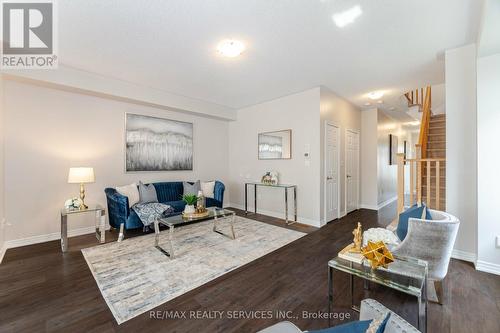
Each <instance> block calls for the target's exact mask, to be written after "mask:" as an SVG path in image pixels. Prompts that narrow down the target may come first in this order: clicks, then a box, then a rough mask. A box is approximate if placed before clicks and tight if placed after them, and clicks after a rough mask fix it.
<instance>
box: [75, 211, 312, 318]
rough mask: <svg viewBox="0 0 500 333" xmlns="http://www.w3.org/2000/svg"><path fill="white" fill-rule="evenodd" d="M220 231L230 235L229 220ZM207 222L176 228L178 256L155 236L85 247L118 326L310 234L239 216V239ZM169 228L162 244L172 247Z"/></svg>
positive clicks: (88, 261)
mask: <svg viewBox="0 0 500 333" xmlns="http://www.w3.org/2000/svg"><path fill="white" fill-rule="evenodd" d="M219 221H221V223H220V224H219V226H218V229H221V230H222V231H224V232H227V233H228V234H229V231H230V229H229V223H228V222H224V221H223V220H219ZM212 227H213V222H212V221H205V222H201V223H196V224H190V225H186V226H183V227H178V228H176V229H175V242H174V250H175V258H174V259H173V260H172V259H170V258H169V257H167V256H166V255H165V254H163V253H162V252H160V251H159V250H158V249H157V248H155V247H154V237H155V235H154V234H147V235H144V236H139V237H134V238H130V239H126V240H124V241H123V242H121V243H109V244H104V245H98V246H94V247H91V248H86V249H83V250H82V253H83V256H84V257H85V260H86V261H87V264H88V266H89V268H90V271H91V272H92V274H93V276H94V278H95V280H96V282H97V285H98V287H99V289H100V290H101V294H102V296H103V298H104V300H105V301H106V303H107V304H108V306H109V309H110V310H111V312H112V313H113V315H114V317H115V319H116V321H117V322H118V324H121V323H123V322H125V321H127V320H129V319H131V318H134V317H135V316H138V315H140V314H141V313H144V312H146V311H148V310H151V309H153V308H154V307H156V306H158V305H160V304H163V303H165V302H167V301H170V300H172V299H174V298H175V297H178V296H180V295H182V294H184V293H186V292H188V291H190V290H192V289H195V288H197V287H199V286H201V285H203V284H205V283H207V282H209V281H211V280H213V279H215V278H217V277H219V276H221V275H223V274H225V273H227V272H229V271H232V270H234V269H236V268H238V267H240V266H243V265H245V264H247V263H249V262H251V261H253V260H255V259H257V258H259V257H262V256H264V255H265V254H267V253H270V252H272V251H274V250H276V249H278V248H280V247H282V246H284V245H286V244H288V243H291V242H293V241H295V240H297V239H299V238H300V237H302V236H304V235H305V234H304V233H301V232H298V231H293V230H289V229H285V228H281V227H277V226H273V225H269V224H266V223H262V222H257V221H254V220H250V219H246V218H243V217H236V219H235V223H234V230H235V233H236V237H237V238H236V240H232V239H230V238H228V237H224V236H222V235H220V234H218V233H215V232H213V231H212ZM167 237H168V231H163V232H162V233H161V241H160V245H161V246H163V247H164V248H168V247H167V246H168V244H167V241H168V240H167Z"/></svg>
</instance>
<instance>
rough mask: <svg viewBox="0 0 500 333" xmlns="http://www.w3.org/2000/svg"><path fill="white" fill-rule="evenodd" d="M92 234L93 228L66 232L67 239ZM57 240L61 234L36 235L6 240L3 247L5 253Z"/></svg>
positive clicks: (107, 227) (107, 228)
mask: <svg viewBox="0 0 500 333" xmlns="http://www.w3.org/2000/svg"><path fill="white" fill-rule="evenodd" d="M106 230H109V226H108V225H106ZM92 233H95V226H90V227H83V228H77V229H71V230H68V237H75V236H81V235H87V234H92ZM58 239H61V233H60V232H53V233H51V234H45V235H37V236H31V237H26V238H20V239H13V240H8V241H5V244H4V246H3V247H4V248H5V251H6V250H7V249H12V248H15V247H20V246H26V245H33V244H38V243H45V242H50V241H54V240H58Z"/></svg>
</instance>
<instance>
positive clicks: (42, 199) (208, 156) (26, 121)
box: [4, 81, 228, 240]
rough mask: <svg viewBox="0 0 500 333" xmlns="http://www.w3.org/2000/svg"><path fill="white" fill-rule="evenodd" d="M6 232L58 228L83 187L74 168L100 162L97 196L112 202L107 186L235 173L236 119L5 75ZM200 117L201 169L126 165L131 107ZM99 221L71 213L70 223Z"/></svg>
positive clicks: (93, 196)
mask: <svg viewBox="0 0 500 333" xmlns="http://www.w3.org/2000/svg"><path fill="white" fill-rule="evenodd" d="M4 102H5V124H6V125H5V127H4V129H5V174H6V179H5V191H6V194H7V195H6V198H5V210H6V218H7V223H8V224H10V225H11V226H8V227H7V230H6V240H16V239H22V238H26V237H32V236H38V235H46V234H50V233H58V232H59V231H60V221H59V209H60V208H61V206H62V205H63V204H64V200H65V199H67V198H69V197H71V196H77V195H78V185H75V184H67V182H66V181H67V174H68V168H69V167H71V166H92V167H94V169H95V173H96V183H94V184H89V185H87V186H86V190H87V191H86V194H87V196H86V199H87V200H88V202H89V203H96V202H97V203H100V204H102V205H105V204H106V202H105V195H104V188H105V187H108V186H109V187H114V186H117V185H123V184H127V183H131V182H136V181H139V180H142V181H144V182H152V181H168V180H196V179H202V180H208V179H220V180H222V181H223V182H224V183H227V180H228V177H227V175H228V167H227V166H228V152H227V142H228V123H227V122H226V121H223V120H216V119H211V118H205V117H199V116H193V115H189V114H185V113H181V112H175V111H167V110H160V109H155V108H151V107H146V106H141V105H136V104H130V103H124V102H119V101H115V100H111V99H105V98H100V97H94V96H88V95H83V94H76V93H71V92H66V91H60V90H55V89H51V88H46V87H40V86H35V85H31V84H25V83H20V82H15V81H5V82H4ZM126 112H131V113H138V114H145V115H152V116H157V117H164V118H169V119H176V120H181V121H189V122H193V123H194V171H175V172H156V173H155V172H152V173H128V174H126V173H125V172H124V126H125V121H124V119H125V118H124V117H125V113H126ZM92 225H93V219H92V217H91V216H89V217H87V218H77V217H71V220H70V221H69V229H70V230H71V229H75V228H82V227H89V226H92Z"/></svg>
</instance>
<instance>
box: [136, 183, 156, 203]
mask: <svg viewBox="0 0 500 333" xmlns="http://www.w3.org/2000/svg"><path fill="white" fill-rule="evenodd" d="M149 202H158V196H157V195H156V189H155V186H154V185H153V184H149V185H145V184H144V183H143V182H139V203H149Z"/></svg>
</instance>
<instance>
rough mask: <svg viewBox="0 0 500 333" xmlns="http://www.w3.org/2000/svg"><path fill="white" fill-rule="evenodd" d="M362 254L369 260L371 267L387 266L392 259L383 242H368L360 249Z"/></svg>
mask: <svg viewBox="0 0 500 333" xmlns="http://www.w3.org/2000/svg"><path fill="white" fill-rule="evenodd" d="M362 253H363V256H364V257H365V258H366V259H368V260H369V261H370V264H371V266H372V269H375V268H378V267H380V266H382V267H384V268H387V266H388V265H389V264H390V263H391V262H393V261H394V257H393V256H392V253H391V252H390V251H389V250H388V249H387V247H386V246H385V244H384V242H382V241H379V242H370V241H368V244H367V245H366V246H365V247H364V248H363V249H362Z"/></svg>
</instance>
